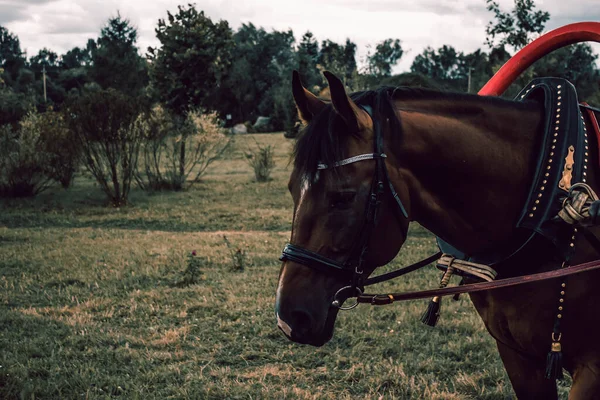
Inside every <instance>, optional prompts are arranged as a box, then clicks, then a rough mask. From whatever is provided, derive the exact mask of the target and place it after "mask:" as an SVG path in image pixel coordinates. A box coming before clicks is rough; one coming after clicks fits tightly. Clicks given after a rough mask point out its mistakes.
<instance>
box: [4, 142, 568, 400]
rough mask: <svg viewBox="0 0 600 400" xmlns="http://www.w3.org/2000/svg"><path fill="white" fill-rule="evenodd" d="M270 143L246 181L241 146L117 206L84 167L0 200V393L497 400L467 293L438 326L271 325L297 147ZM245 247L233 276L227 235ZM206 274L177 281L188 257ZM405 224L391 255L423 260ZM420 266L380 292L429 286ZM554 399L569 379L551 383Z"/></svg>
mask: <svg viewBox="0 0 600 400" xmlns="http://www.w3.org/2000/svg"><path fill="white" fill-rule="evenodd" d="M252 138H256V139H257V140H258V142H259V143H260V144H261V145H269V144H270V145H272V146H273V147H274V148H275V155H276V169H275V171H274V173H273V175H272V176H273V180H272V181H270V182H266V183H257V182H254V181H253V172H252V170H251V169H250V167H249V166H248V164H247V162H246V160H245V157H244V154H243V153H244V151H247V150H248V148H249V147H250V146H252V145H253V144H254V142H253V139H251V138H250V137H247V136H241V137H238V138H237V139H236V144H235V147H234V151H232V152H231V153H230V154H228V155H227V157H226V158H225V159H224V160H221V161H219V162H217V163H215V164H214V165H213V167H212V168H211V169H210V171H209V173H208V174H207V175H206V177H205V178H204V180H203V181H202V182H201V183H200V184H198V185H197V186H194V187H193V188H192V189H191V190H189V191H186V192H179V193H157V194H153V195H147V194H146V193H144V192H141V191H139V190H137V189H134V190H132V194H131V197H130V200H131V205H130V206H128V207H123V208H121V209H114V208H110V207H107V206H106V205H105V200H104V199H103V195H102V193H101V192H100V190H99V188H98V187H96V186H95V185H94V184H93V182H92V181H91V180H90V179H87V178H85V177H80V178H79V179H78V180H77V181H76V183H75V186H74V187H73V188H71V189H69V190H68V191H63V190H61V189H59V188H55V189H52V190H51V191H49V192H46V193H43V194H42V195H40V196H38V197H37V198H36V199H32V200H19V201H6V202H3V203H2V204H1V205H0V304H1V306H0V348H1V349H2V352H1V353H0V398H9V399H11V398H23V399H33V398H48V399H59V398H60V399H88V398H89V399H103V398H113V397H119V398H127V399H136V398H140V399H169V398H173V399H179V398H190V399H204V398H207V399H282V398H289V399H350V398H357V399H382V398H385V399H424V398H425V399H507V398H512V397H513V393H512V389H511V386H510V382H509V381H508V378H507V376H506V374H505V372H504V369H503V367H502V364H501V362H500V359H499V357H498V355H497V353H496V350H495V345H494V342H493V340H492V339H491V337H490V336H489V335H488V334H487V333H486V331H485V329H484V327H483V324H482V322H481V321H480V319H479V317H478V316H477V314H476V313H475V311H474V309H473V306H472V305H471V303H470V302H469V300H468V297H467V296H463V297H461V299H460V300H459V301H457V302H454V301H451V300H445V301H444V304H443V305H442V317H441V319H440V321H439V323H438V326H437V327H436V328H433V329H432V328H429V327H426V326H424V325H423V324H421V323H420V322H419V317H420V315H421V313H422V312H423V311H424V310H425V308H426V306H427V301H414V302H408V303H402V304H394V305H390V306H387V307H380V308H371V307H369V306H361V307H358V309H356V310H353V311H351V312H344V313H341V314H340V316H339V318H338V322H337V327H336V333H335V336H334V339H333V340H332V341H331V342H330V343H329V344H327V345H326V346H324V347H322V348H318V349H316V348H313V347H308V346H301V345H297V344H294V343H291V342H289V341H288V340H287V339H285V338H284V337H283V335H282V334H280V333H279V331H278V330H277V328H276V323H275V316H274V309H273V305H274V295H275V288H276V284H277V275H278V271H279V265H280V264H279V262H278V261H277V257H278V255H279V252H280V251H281V249H282V247H283V245H284V244H285V242H286V240H287V239H288V238H289V230H290V224H291V212H292V201H291V198H290V196H289V194H288V193H287V189H286V186H287V179H288V176H289V173H290V167H289V166H288V161H289V154H290V149H291V142H290V141H288V140H286V139H284V138H283V135H281V134H264V135H252ZM223 235H226V236H227V238H228V239H229V241H230V242H231V244H232V246H234V247H237V248H241V249H243V250H244V252H245V254H246V260H245V261H246V263H247V266H246V268H245V270H244V271H243V272H233V271H232V268H231V264H232V258H231V254H230V252H229V250H228V248H227V246H226V244H225V242H224V240H223ZM192 250H196V251H197V253H198V257H199V259H200V260H201V265H200V270H201V272H202V275H201V280H200V281H199V282H198V283H197V284H194V285H186V284H184V273H185V270H186V267H187V264H186V263H187V257H188V254H189V253H190V252H191V251H192ZM434 250H435V245H434V241H433V238H432V237H431V236H430V235H429V234H428V233H427V232H425V231H424V230H423V229H422V228H420V227H418V226H416V227H412V228H411V231H410V238H409V240H408V241H407V243H406V244H405V246H404V247H403V249H402V252H401V255H400V257H398V259H397V260H396V261H395V262H394V263H393V264H392V265H391V266H390V267H398V266H400V265H406V264H409V263H412V262H414V261H416V260H417V259H420V258H422V257H424V256H426V255H429V254H431V253H432V252H433V251H434ZM438 278H439V274H438V273H437V272H436V271H434V270H433V269H432V268H430V269H429V270H427V271H422V272H417V273H415V274H413V275H410V276H409V277H406V278H403V279H399V280H397V281H394V282H392V283H385V284H382V285H380V290H382V291H386V290H392V289H394V290H412V289H422V288H426V287H433V286H435V284H436V282H437V280H438ZM561 393H562V395H563V396H565V394H566V387H562V388H561Z"/></svg>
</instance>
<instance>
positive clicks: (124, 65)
mask: <svg viewBox="0 0 600 400" xmlns="http://www.w3.org/2000/svg"><path fill="white" fill-rule="evenodd" d="M136 41H137V30H136V29H135V27H133V26H132V25H131V23H130V22H129V20H127V19H123V18H121V16H120V15H117V16H116V17H114V18H110V19H109V20H108V22H107V24H106V25H105V27H104V28H102V30H101V33H100V37H99V38H98V40H97V43H96V44H97V45H96V47H95V48H94V47H92V49H91V50H92V51H91V53H92V65H91V70H90V73H91V77H92V79H93V80H94V81H96V82H97V83H98V84H99V85H100V86H101V87H102V88H104V89H108V88H113V89H116V90H119V91H122V92H124V93H127V94H129V95H134V96H135V95H138V94H139V93H140V92H141V91H142V89H143V88H144V87H145V86H146V84H147V82H148V71H147V66H146V61H145V60H144V59H143V58H142V57H140V55H139V54H138V50H137V47H135V44H136Z"/></svg>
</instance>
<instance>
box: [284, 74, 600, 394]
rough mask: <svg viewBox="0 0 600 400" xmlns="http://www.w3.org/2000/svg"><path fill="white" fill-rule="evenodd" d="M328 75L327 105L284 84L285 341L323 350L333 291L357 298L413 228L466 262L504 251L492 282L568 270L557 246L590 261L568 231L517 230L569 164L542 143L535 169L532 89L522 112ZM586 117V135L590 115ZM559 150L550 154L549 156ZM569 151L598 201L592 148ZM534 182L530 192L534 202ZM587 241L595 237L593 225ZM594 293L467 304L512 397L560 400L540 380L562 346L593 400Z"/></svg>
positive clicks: (579, 278)
mask: <svg viewBox="0 0 600 400" xmlns="http://www.w3.org/2000/svg"><path fill="white" fill-rule="evenodd" d="M324 74H325V77H326V79H327V81H328V84H329V89H330V99H327V100H324V99H320V98H318V97H316V96H315V95H313V94H312V93H311V92H310V91H308V90H306V89H305V88H304V87H303V86H302V83H301V80H300V77H299V75H298V73H297V72H294V75H293V79H292V91H293V96H294V100H295V103H296V107H297V110H298V115H299V118H300V119H301V120H302V122H303V125H304V128H303V131H302V133H301V135H300V136H299V137H298V138H297V141H296V144H295V148H294V154H293V170H292V172H291V176H290V179H289V184H288V188H289V192H290V193H291V196H292V198H293V201H294V212H293V219H292V232H291V239H290V243H291V245H289V246H291V247H289V248H286V249H285V250H284V253H283V256H282V259H283V263H282V266H281V270H280V272H279V281H278V286H277V292H276V303H275V311H276V318H277V325H278V327H279V329H280V330H281V331H282V332H283V333H284V335H285V336H286V337H287V338H289V339H290V340H292V341H294V342H298V343H303V344H309V345H313V346H323V345H324V344H325V343H327V342H328V341H329V340H330V339H331V338H332V336H333V331H334V325H335V320H336V316H337V314H338V312H339V309H340V307H338V306H336V303H335V301H339V296H340V294H339V293H340V291H344V290H347V289H348V287H350V289H349V290H350V291H355V292H356V293H349V294H348V296H346V297H349V295H357V294H360V293H361V292H360V288H361V282H364V280H365V278H366V277H368V276H369V275H371V274H372V273H373V272H374V271H375V269H376V268H377V267H380V266H383V265H386V264H387V263H389V262H390V261H391V260H392V259H393V258H394V257H396V255H397V254H398V253H399V252H400V249H401V247H402V245H403V243H404V241H405V239H406V236H407V231H408V226H409V223H410V222H413V221H414V222H417V223H419V224H420V225H422V226H423V227H425V228H426V229H428V230H429V231H430V232H432V233H433V234H435V235H436V236H437V237H438V238H440V239H441V240H442V241H443V242H444V243H447V244H449V245H451V246H452V247H453V248H455V249H458V250H459V251H460V252H462V253H463V254H470V255H476V254H489V253H494V252H495V251H496V250H498V249H501V250H503V251H500V253H504V254H505V257H504V258H502V259H499V260H498V262H497V263H496V264H494V268H495V269H496V271H497V273H498V278H508V277H515V276H521V275H527V274H534V273H540V272H544V271H550V270H554V269H557V268H561V267H564V266H565V258H564V257H563V253H564V252H563V250H564V247H565V246H566V248H567V250H564V251H568V250H570V251H571V252H570V253H569V254H570V256H569V263H570V264H575V263H582V262H586V261H590V260H594V259H597V258H599V254H598V253H597V251H596V248H595V246H594V245H593V243H592V242H591V241H590V240H588V239H586V237H584V236H585V235H582V234H581V232H579V233H578V232H577V228H575V229H574V230H573V231H572V232H571V231H568V232H569V234H568V236H569V237H568V238H566V239H564V240H566V242H564V243H562V240H563V239H561V244H560V246H558V245H557V243H556V242H553V241H552V240H549V239H548V238H547V237H546V236H544V235H541V234H540V233H539V232H536V231H533V230H531V229H530V230H527V229H524V228H523V227H517V224H518V221H520V220H522V219H525V220H527V218H533V217H534V213H535V212H537V211H536V210H535V208H537V207H538V205H540V206H541V203H540V200H542V201H543V200H544V199H545V198H546V197H548V196H550V193H551V192H553V191H555V189H556V190H559V189H558V188H551V187H550V185H551V184H552V186H554V185H555V184H556V182H555V181H553V182H550V183H548V182H547V180H548V179H551V178H552V176H549V175H550V173H551V172H553V171H554V170H555V169H559V170H560V171H563V170H564V171H563V172H565V173H566V172H568V171H567V169H568V168H567V166H566V164H567V160H566V158H567V156H568V154H554V152H555V150H554V149H555V147H551V146H550V145H548V146H549V147H548V152H549V153H548V154H547V156H548V158H547V159H545V161H544V163H543V164H540V157H539V155H540V151H541V150H540V147H541V146H542V145H543V144H544V143H546V141H548V140H550V139H552V135H551V136H549V138H550V139H548V138H547V135H546V134H545V131H546V130H547V128H548V121H549V118H548V116H547V115H548V114H547V112H546V111H545V108H546V107H547V104H544V102H543V101H536V98H531V99H528V96H529V94H528V93H529V91H530V90H531V91H532V93H533V92H535V90H533V88H529V90H527V91H525V92H524V94H523V95H522V97H527V98H525V99H523V101H514V100H507V99H502V98H499V97H484V96H478V95H472V94H458V93H444V92H439V91H431V90H427V89H415V88H388V87H383V88H379V89H377V90H368V91H363V92H357V93H354V94H351V95H348V94H347V92H346V90H345V87H344V85H343V83H342V82H341V81H340V79H339V78H337V77H336V76H335V75H334V74H332V73H329V72H325V73H324ZM533 86H535V85H533ZM558 86H559V87H560V85H558ZM555 89H556V88H555ZM560 90H561V89H560V88H559V89H558V92H557V93H558V96H559V97H558V105H556V104H555V105H554V106H556V107H558V108H556V109H557V110H558V111H557V114H558V115H556V116H555V115H551V116H550V119H552V120H553V119H554V118H556V119H557V121H556V123H558V122H559V119H560V118H561V112H562V111H561V108H560V107H562V105H561V101H565V99H562V100H561V96H563V94H561V91H560ZM536 93H537V94H535V96H539V93H538V92H536ZM526 94H527V96H526ZM535 96H533V97H535ZM538 100H539V99H538ZM555 111H556V110H555ZM563 117H564V118H567V119H568V118H571V119H569V120H570V121H571V120H572V121H575V120H573V118H572V117H566V116H563ZM576 118H577V121H575V122H578V121H579V116H576ZM581 118H583V119H584V121H583V125H582V126H583V127H584V128H585V129H586V130H587V132H593V129H594V126H593V124H592V120H591V117H590V116H589V115H588V114H587V113H582V114H581ZM551 122H552V123H554V121H551ZM557 129H558V128H557ZM555 139H556V137H555V138H554V139H552V140H554V142H552V141H550V142H548V143H550V144H552V146H554V144H553V143H555V142H556V140H555ZM588 139H589V143H588ZM374 149H375V150H374ZM569 151H571V149H570V150H569ZM379 152H381V153H379ZM575 152H576V153H577V154H576V157H575V158H578V157H579V159H581V161H583V160H584V159H585V163H586V164H585V166H584V167H583V168H585V169H584V170H582V171H583V172H581V173H579V179H580V178H581V176H584V177H585V178H584V180H585V181H586V182H587V184H588V185H589V186H590V187H591V188H592V189H593V190H594V191H598V189H599V188H600V187H599V182H598V171H597V168H594V166H596V165H598V147H597V143H596V139H595V137H593V135H590V136H589V138H588V137H586V139H585V155H584V154H582V153H583V150H581V151H580V149H577V150H576V151H575ZM588 166H589V168H588ZM571 168H572V165H571ZM539 170H542V175H541V178H539V182H538V181H536V179H538V178H536V177H537V175H538V171H539ZM546 171H547V172H546ZM382 175H383V178H382ZM553 176H554V175H553ZM374 177H376V178H374ZM559 178H561V176H560V174H559ZM563 178H564V174H563ZM542 179H543V180H542ZM580 180H581V179H580ZM382 182H383V184H382ZM386 182H387V183H386ZM536 182H537V183H536ZM388 183H389V185H388ZM534 183H535V184H536V185H538V184H539V185H538V186H537V187H536V188H535V190H534V191H533V192H532V185H533V184H534ZM561 185H562V184H561ZM564 193H566V192H564ZM528 202H531V203H530V204H529V203H528ZM374 203H376V208H375V209H374V208H373V206H372V204H374ZM524 204H529V205H527V206H526V207H525V208H528V209H526V210H525V211H523V210H524ZM524 213H525V214H524ZM374 214H376V215H374ZM545 223H546V222H545ZM561 226H562V225H561ZM536 229H537V228H536ZM569 229H570V228H569ZM534 230H535V229H534ZM537 230H538V231H539V229H537ZM524 232H525V234H524ZM540 232H541V231H540ZM588 232H589V233H591V234H592V235H596V234H598V233H600V232H599V231H598V229H597V228H595V227H591V228H589V231H588ZM571 233H572V236H571ZM522 238H526V240H525V239H522ZM561 238H562V236H561ZM515 246H516V248H515ZM561 246H562V247H561ZM515 249H516V250H515ZM561 249H563V250H561ZM463 279H464V280H465V282H466V283H470V282H475V280H474V279H473V278H471V277H468V276H467V277H465V278H463ZM598 282H600V272H598V270H595V271H590V272H585V273H582V274H578V275H572V276H569V277H568V278H566V279H563V280H558V279H552V280H546V281H542V282H536V283H528V284H525V285H520V286H513V287H506V288H500V289H495V290H490V291H482V292H477V293H470V294H469V296H470V298H471V300H472V302H473V304H474V306H475V308H476V310H477V312H478V314H479V315H480V317H481V319H482V320H483V323H484V324H485V327H486V329H487V331H488V332H489V334H490V335H491V336H492V337H493V338H494V339H495V341H496V344H497V349H498V352H499V355H500V357H501V360H502V362H503V364H504V367H505V369H506V371H507V374H508V376H509V378H510V381H511V384H512V387H513V389H514V392H515V394H516V395H517V396H518V397H519V398H522V399H534V398H535V399H538V398H539V399H556V398H557V388H556V381H555V380H552V379H547V377H546V375H547V373H546V372H547V371H546V367H547V365H546V363H547V361H548V352H549V350H550V347H552V350H553V351H555V352H556V353H554V354H555V355H558V354H559V353H558V351H559V350H561V347H562V352H560V356H561V357H562V365H563V366H564V368H565V369H566V370H567V371H568V372H569V373H570V375H571V376H572V380H573V383H572V387H571V390H570V397H569V398H570V399H593V398H600V340H598V338H600V314H599V313H598V312H597V309H596V307H597V304H600V290H597V283H598ZM342 300H343V299H342ZM557 321H559V322H560V332H557V330H556V326H557ZM559 369H560V367H559ZM559 372H560V373H562V369H560V371H559Z"/></svg>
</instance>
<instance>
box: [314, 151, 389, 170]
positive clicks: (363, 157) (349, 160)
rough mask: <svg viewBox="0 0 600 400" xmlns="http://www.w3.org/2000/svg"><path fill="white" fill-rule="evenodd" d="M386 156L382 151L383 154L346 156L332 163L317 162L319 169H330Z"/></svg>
mask: <svg viewBox="0 0 600 400" xmlns="http://www.w3.org/2000/svg"><path fill="white" fill-rule="evenodd" d="M386 157H387V156H386V155H385V154H383V153H381V154H377V153H367V154H361V155H359V156H354V157H349V158H345V159H343V160H341V161H336V162H335V163H333V164H332V165H327V164H323V163H319V164H317V169H319V170H322V169H328V168H336V167H341V166H342V165H348V164H352V163H355V162H358V161H363V160H374V159H377V158H386Z"/></svg>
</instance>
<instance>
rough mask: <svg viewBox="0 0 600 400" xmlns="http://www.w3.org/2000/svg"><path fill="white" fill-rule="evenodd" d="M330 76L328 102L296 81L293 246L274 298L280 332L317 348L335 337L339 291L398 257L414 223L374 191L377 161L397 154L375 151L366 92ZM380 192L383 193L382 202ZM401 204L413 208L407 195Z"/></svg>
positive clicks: (377, 182) (387, 197)
mask: <svg viewBox="0 0 600 400" xmlns="http://www.w3.org/2000/svg"><path fill="white" fill-rule="evenodd" d="M325 77H326V78H327V80H328V83H329V88H330V93H331V101H330V102H326V101H323V100H321V99H319V98H317V97H316V96H314V95H313V94H312V93H310V92H309V91H308V90H306V89H305V88H304V87H303V86H302V84H301V82H300V77H299V75H298V73H296V72H295V73H294V76H293V82H292V87H293V94H294V99H295V102H296V106H297V108H298V113H299V116H300V119H301V120H302V121H303V122H304V125H305V126H304V129H303V133H302V134H301V136H300V137H299V139H298V141H297V143H296V147H295V152H294V169H293V171H292V174H291V177H290V180H289V184H288V188H289V191H290V193H291V195H292V197H293V199H294V217H293V223H292V234H291V245H292V247H291V249H290V250H289V251H288V252H287V254H286V252H285V251H284V256H283V257H282V258H283V260H284V262H283V265H282V268H281V272H280V276H279V284H278V288H277V300H276V312H277V320H278V326H279V328H280V329H281V330H282V331H283V332H284V333H285V335H286V336H287V337H288V338H290V339H291V340H293V341H296V342H300V343H306V344H311V345H315V346H321V345H323V344H325V343H326V342H327V341H329V340H330V339H331V337H332V335H333V327H334V324H335V319H336V316H337V313H338V311H339V307H336V306H335V305H332V303H333V301H334V297H335V296H336V293H338V291H340V289H342V288H345V287H348V286H349V287H350V293H346V294H347V295H352V294H353V293H352V291H353V290H355V289H356V288H359V287H360V282H361V281H362V280H364V278H366V277H367V276H368V275H369V274H370V273H371V272H373V270H374V269H375V268H376V267H377V266H381V265H384V264H386V263H388V262H389V261H390V260H392V259H393V258H394V257H395V256H396V254H397V253H398V251H399V249H400V247H401V246H402V244H403V242H404V239H405V237H406V232H407V229H408V219H407V218H406V217H405V216H404V215H401V214H398V213H397V212H396V210H395V209H394V208H396V207H397V205H396V203H395V201H394V199H393V197H392V195H391V194H390V193H389V191H388V190H381V189H382V188H381V187H376V186H378V185H381V183H382V179H383V177H382V176H381V175H382V171H380V170H378V169H380V168H381V167H379V168H378V166H380V165H383V164H379V163H383V162H385V160H384V159H378V157H380V156H381V157H392V155H391V154H388V155H385V154H383V153H382V154H383V155H382V154H377V153H376V152H374V148H377V143H375V141H376V140H377V135H376V129H375V126H374V120H373V119H372V117H371V115H370V114H369V112H368V111H367V109H365V108H363V107H361V104H360V101H359V100H356V99H360V95H359V96H356V97H355V96H353V97H355V99H353V98H351V97H350V96H348V95H347V94H346V91H345V89H344V85H343V83H342V82H341V81H340V80H339V79H338V78H337V77H336V76H335V75H333V74H331V73H329V72H325ZM371 112H373V111H372V110H371ZM374 112H377V110H375V111H374ZM391 120H393V121H394V122H396V123H397V119H396V118H391V119H388V120H387V121H388V123H387V124H384V125H385V126H384V127H383V128H385V129H384V130H388V129H387V128H389V125H393V123H392V122H391ZM395 127H396V128H397V129H399V126H395ZM382 132H383V130H382ZM382 135H385V133H384V132H383V133H382ZM382 150H383V149H382ZM356 156H360V157H356ZM362 156H366V157H364V158H361V157H362ZM368 156H371V157H368ZM340 160H344V161H345V162H342V163H340ZM383 168H385V166H384V167H383ZM400 173H401V172H400V171H398V170H395V169H394V170H390V171H389V174H390V175H394V176H397V175H398V174H400ZM385 174H386V175H387V174H388V172H387V170H385ZM377 176H378V177H379V178H378V179H376V178H375V177H377ZM398 189H402V188H398ZM374 191H379V192H380V193H379V197H377V196H375V197H377V198H376V200H373V199H374V197H373V196H374ZM400 193H401V196H400V197H403V196H405V195H406V191H402V190H400ZM402 201H403V203H402V204H405V205H407V206H409V205H410V204H409V203H408V198H403V199H402ZM374 203H376V205H375V206H374ZM407 208H408V207H407ZM404 213H406V212H405V211H404ZM374 214H376V215H374ZM294 255H296V256H297V257H295V256H294ZM336 266H337V267H338V268H336ZM337 300H338V301H339V300H340V299H337ZM343 300H344V299H341V301H343Z"/></svg>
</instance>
